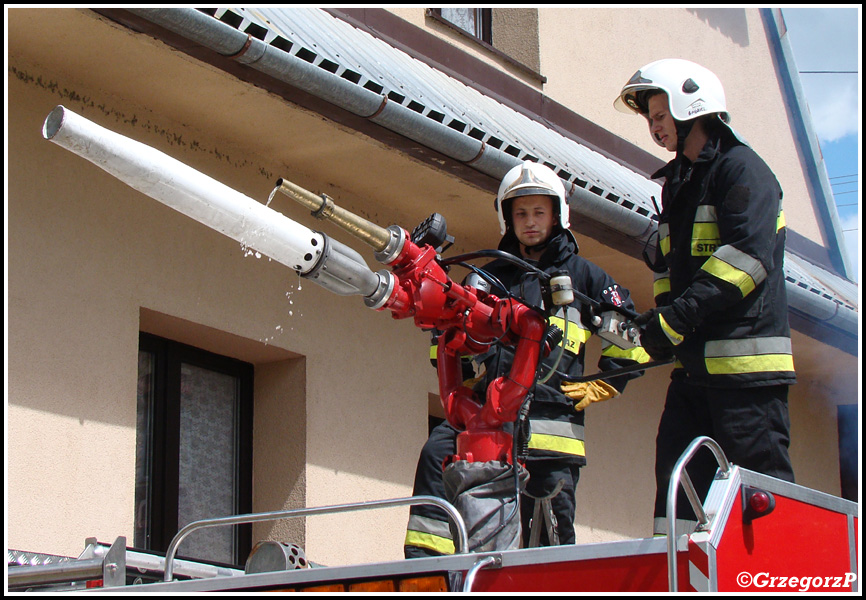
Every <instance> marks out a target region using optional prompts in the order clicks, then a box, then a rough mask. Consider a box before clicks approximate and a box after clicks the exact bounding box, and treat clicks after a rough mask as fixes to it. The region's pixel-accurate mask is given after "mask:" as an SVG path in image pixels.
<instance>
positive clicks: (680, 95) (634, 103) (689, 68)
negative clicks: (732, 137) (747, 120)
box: [613, 58, 731, 143]
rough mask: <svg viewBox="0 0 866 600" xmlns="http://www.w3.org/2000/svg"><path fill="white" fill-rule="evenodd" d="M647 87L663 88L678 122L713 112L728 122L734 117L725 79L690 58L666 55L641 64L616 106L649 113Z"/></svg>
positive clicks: (616, 101) (626, 109) (672, 113)
mask: <svg viewBox="0 0 866 600" xmlns="http://www.w3.org/2000/svg"><path fill="white" fill-rule="evenodd" d="M647 90H661V91H663V92H665V93H666V94H667V95H668V103H669V108H670V111H671V116H672V117H673V118H674V119H676V120H677V121H690V120H692V119H696V118H698V117H701V116H703V115H709V114H713V113H715V114H718V115H719V118H720V119H721V120H722V122H723V123H725V124H726V125H727V124H728V123H729V122H730V120H731V119H730V115H728V112H727V107H726V104H725V90H724V88H723V87H722V82H721V81H719V78H718V77H716V75H715V74H714V73H713V72H712V71H710V70H709V69H706V68H704V67H702V66H701V65H699V64H696V63H693V62H691V61H689V60H683V59H680V58H666V59H664V60H657V61H655V62H651V63H650V64H648V65H646V66H644V67H641V69H640V70H639V71H638V72H637V73H635V74H634V75H632V77H631V79H629V80H628V83H626V84H625V85H624V86H623V88H622V91H620V93H619V97H618V98H617V99H616V100H614V103H613V105H614V108H616V109H617V110H618V111H620V112H625V113H628V112H635V113H638V114H641V115H646V113H647V111H648V107H647V102H646V100H645V98H644V94H641V93H640V92H645V91H647ZM657 143H658V141H657Z"/></svg>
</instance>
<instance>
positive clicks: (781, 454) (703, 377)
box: [614, 59, 796, 534]
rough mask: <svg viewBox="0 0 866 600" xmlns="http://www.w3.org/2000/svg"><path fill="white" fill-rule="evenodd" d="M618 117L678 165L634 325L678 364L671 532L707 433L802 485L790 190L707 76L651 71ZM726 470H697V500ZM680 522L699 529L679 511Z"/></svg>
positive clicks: (671, 436)
mask: <svg viewBox="0 0 866 600" xmlns="http://www.w3.org/2000/svg"><path fill="white" fill-rule="evenodd" d="M614 106H615V107H616V108H617V109H618V110H620V111H622V112H629V113H637V114H640V115H642V116H643V117H645V118H646V120H647V123H648V125H649V131H650V135H651V136H652V138H653V140H654V141H655V142H656V143H657V144H659V145H661V146H662V147H664V148H665V149H667V150H668V151H669V152H672V153H674V154H675V156H674V159H673V160H672V161H671V162H670V163H668V164H667V165H666V166H665V167H664V168H662V169H661V170H659V171H658V172H657V173H656V174H654V175H653V178H654V179H655V178H664V179H665V183H664V187H663V190H662V207H661V211H662V212H661V214H660V215H659V226H658V231H659V242H658V252H657V255H656V257H655V260H649V261H648V263H649V264H650V267H651V268H652V269H653V271H655V284H654V286H653V291H654V295H655V299H656V308H653V309H651V310H649V311H647V312H646V313H644V314H642V315H641V316H640V318H639V319H638V320H637V321H636V322H637V323H638V324H639V325H640V326H642V332H641V341H642V344H643V345H644V347H645V348H646V350H647V351H648V352H649V353H650V355H652V356H653V357H654V358H663V357H670V356H671V354H673V355H675V356H676V358H677V364H676V366H675V368H674V371H673V373H672V376H671V384H670V387H669V388H668V394H667V399H666V403H665V409H664V412H663V414H662V417H661V422H660V424H659V432H658V438H657V440H656V485H657V489H656V504H655V533H659V534H661V533H665V530H666V520H665V518H664V517H665V512H666V494H667V490H668V481H669V479H670V473H671V470H672V468H673V466H674V464H675V463H676V461H677V459H678V458H679V456H680V455H681V453H682V452H683V451H684V450H685V448H686V447H687V445H688V444H689V443H690V442H691V441H692V440H693V439H694V438H696V437H699V436H704V435H706V436H709V437H711V438H713V439H715V440H716V441H717V442H719V444H720V445H721V447H722V448H723V449H724V451H725V454H726V455H727V457H728V460H730V461H732V462H733V463H735V464H737V465H739V466H741V467H745V468H747V469H750V470H753V471H758V472H761V473H765V474H768V475H772V476H774V477H778V478H780V479H784V480H787V481H793V480H794V473H793V470H792V468H791V461H790V458H789V456H788V445H789V418H788V403H787V398H788V387H789V385H791V384H793V383H794V382H795V380H796V378H795V373H794V363H793V359H792V355H791V337H790V330H789V326H788V305H787V299H786V292H785V277H784V273H783V270H782V261H783V258H784V253H785V221H784V217H783V215H782V190H781V188H780V187H779V183H778V182H777V181H776V177H775V176H774V175H773V172H772V171H771V170H770V168H769V167H768V166H767V165H766V163H764V161H763V160H761V158H760V157H759V156H758V155H757V154H756V153H755V152H754V151H753V150H752V149H751V148H750V147H749V146H748V145H747V144H746V143H745V142H744V141H743V140H741V139H740V138H739V137H738V136H737V135H736V133H735V132H734V130H733V129H731V127H730V115H729V114H728V110H727V103H726V99H725V92H724V89H723V88H722V84H721V82H720V81H719V78H718V77H716V75H715V74H713V73H712V72H711V71H709V70H708V69H706V68H704V67H702V66H700V65H697V64H695V63H693V62H690V61H687V60H681V59H666V60H659V61H656V62H653V63H650V64H648V65H646V66H644V67H642V68H641V69H640V70H639V71H637V73H635V74H634V75H633V76H632V77H631V79H630V80H629V81H628V82H627V83H626V84H625V86H623V88H622V90H621V92H620V94H619V96H618V97H617V98H616V100H615V101H614ZM715 470H716V465H715V462H714V460H713V458H712V456H711V455H710V454H709V453H706V455H704V454H702V453H700V454H698V455H697V456H696V457H695V460H694V461H693V462H692V464H691V466H690V467H689V472H690V474H691V478H692V481H693V483H694V485H695V488H696V490H697V491H698V493H699V494H701V497H702V498H703V496H704V495H705V494H706V492H707V490H708V489H709V485H710V483H711V481H712V477H713V475H714V473H715ZM678 510H679V511H680V514H679V515H678V518H681V519H685V520H694V518H695V517H694V514H693V513H692V512H691V509H690V508H689V503H688V502H686V501H685V498H684V497H683V498H682V499H680V500H679V501H678Z"/></svg>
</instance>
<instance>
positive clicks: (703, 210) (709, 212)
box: [695, 204, 717, 223]
mask: <svg viewBox="0 0 866 600" xmlns="http://www.w3.org/2000/svg"><path fill="white" fill-rule="evenodd" d="M716 221H717V219H716V207H715V206H713V205H712V204H701V205H700V206H698V208H697V209H696V210H695V222H701V223H715V222H716Z"/></svg>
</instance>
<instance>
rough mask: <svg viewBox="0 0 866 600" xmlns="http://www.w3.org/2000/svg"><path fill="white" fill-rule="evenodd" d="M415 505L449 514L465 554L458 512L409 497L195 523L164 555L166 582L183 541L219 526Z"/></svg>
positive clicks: (180, 533)
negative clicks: (198, 530) (435, 508)
mask: <svg viewBox="0 0 866 600" xmlns="http://www.w3.org/2000/svg"><path fill="white" fill-rule="evenodd" d="M415 504H433V505H435V506H438V507H439V508H441V509H442V510H444V511H445V512H447V513H448V514H449V516H450V517H451V519H452V520H453V522H454V525H456V527H457V538H458V539H457V540H455V542H457V543H456V544H455V548H454V551H455V554H466V553H467V552H468V549H469V536H468V534H467V532H466V523H465V522H464V521H463V517H462V516H461V515H460V513H459V512H457V509H456V508H454V505H452V504H451V503H449V502H446V501H445V500H443V499H442V498H437V497H435V496H410V497H408V498H394V499H389V500H372V501H369V502H355V503H351V504H334V505H331V506H317V507H313V508H296V509H292V510H278V511H274V512H266V513H252V514H246V515H233V516H230V517H217V518H214V519H202V520H200V521H193V522H192V523H189V524H188V525H186V526H184V527H183V528H181V530H180V531H178V532H177V534H175V536H174V538H172V540H171V543H170V544H169V545H168V550H167V551H166V553H165V573H164V576H163V581H171V580H172V578H173V576H174V556H175V554H176V553H177V547H178V546H179V545H180V543H181V542H182V541H183V540H184V538H185V537H186V536H187V535H189V534H190V533H192V532H193V531H196V530H197V529H203V528H205V527H217V526H220V525H238V524H241V523H258V522H260V521H274V520H277V519H286V518H290V517H305V516H310V515H321V514H329V513H336V512H350V511H355V510H365V509H371V508H387V507H392V506H406V505H415Z"/></svg>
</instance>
